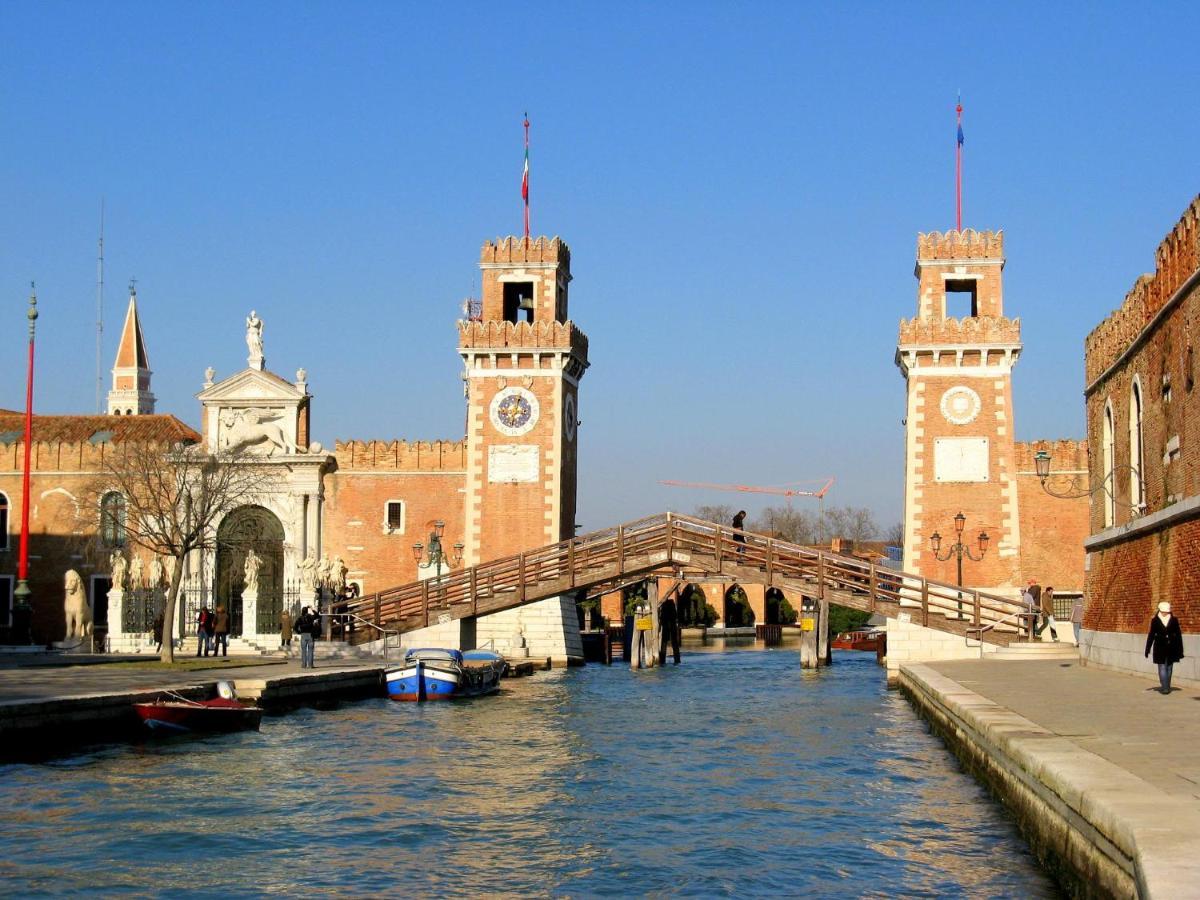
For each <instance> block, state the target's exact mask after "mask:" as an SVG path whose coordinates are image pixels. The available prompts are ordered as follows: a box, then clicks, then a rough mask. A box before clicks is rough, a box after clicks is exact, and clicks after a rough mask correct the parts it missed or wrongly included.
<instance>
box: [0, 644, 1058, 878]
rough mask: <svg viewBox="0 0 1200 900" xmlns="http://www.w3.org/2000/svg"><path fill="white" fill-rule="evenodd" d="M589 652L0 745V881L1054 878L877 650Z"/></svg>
mask: <svg viewBox="0 0 1200 900" xmlns="http://www.w3.org/2000/svg"><path fill="white" fill-rule="evenodd" d="M798 663H799V658H798V655H797V653H796V652H795V651H794V650H788V649H783V650H753V649H747V650H731V651H724V652H689V653H685V655H684V664H683V666H681V667H680V668H678V669H675V668H672V667H670V666H668V667H667V668H666V669H660V670H653V671H650V672H646V673H632V672H630V671H629V669H628V668H626V667H623V666H614V667H612V668H606V667H604V666H595V665H593V666H588V667H586V668H583V669H577V670H570V671H555V672H549V673H539V674H538V675H536V676H535V677H532V678H525V679H514V680H511V681H506V682H504V689H503V691H502V692H501V693H500V694H499V695H497V696H493V697H490V698H483V699H479V700H475V701H464V702H461V703H456V704H445V705H443V704H413V703H393V702H390V701H387V700H369V701H363V702H358V703H346V704H344V705H341V706H338V707H337V708H334V709H326V710H312V709H302V710H297V711H295V712H292V713H289V714H288V715H284V716H278V717H271V718H268V719H265V720H264V722H263V727H262V731H261V732H260V733H257V734H254V733H248V734H238V735H227V736H221V737H213V738H209V739H203V740H172V741H167V742H165V743H159V744H145V745H140V746H135V747H127V746H111V747H103V748H100V749H96V750H92V751H89V752H85V753H80V754H77V755H74V756H71V757H69V758H65V759H60V760H56V761H53V762H50V763H42V764H36V765H27V764H18V765H7V766H2V767H0V803H2V804H3V809H4V813H3V815H0V846H3V848H4V850H3V853H0V890H2V891H3V893H4V894H5V895H8V896H23V897H28V896H37V895H54V894H64V893H66V894H81V893H100V894H115V893H122V894H128V895H131V896H165V895H168V894H176V893H179V892H184V893H186V894H188V895H191V896H213V897H217V896H228V895H229V894H236V895H241V896H244V895H255V894H268V893H271V894H303V895H306V896H317V895H339V896H345V895H360V896H384V895H402V894H407V895H410V896H420V897H432V896H468V895H470V896H478V895H485V894H486V895H497V894H499V895H509V896H521V897H528V896H593V895H601V894H604V895H625V896H628V895H638V896H640V895H646V894H649V895H653V896H674V895H683V896H728V895H741V896H760V895H785V896H789V895H790V896H794V895H804V896H814V897H821V896H827V897H845V896H869V897H934V896H936V897H957V896H971V897H1053V896H1057V894H1056V891H1055V888H1054V886H1053V884H1052V883H1051V882H1050V881H1049V879H1048V878H1047V877H1046V876H1045V875H1044V874H1043V873H1042V872H1041V871H1040V870H1039V869H1038V867H1037V865H1036V862H1035V861H1034V859H1033V858H1032V856H1031V855H1030V853H1029V851H1028V849H1027V848H1026V846H1025V845H1024V843H1023V842H1022V840H1021V838H1020V836H1019V835H1018V833H1017V830H1016V828H1015V826H1014V824H1013V823H1012V821H1011V820H1010V819H1009V817H1008V816H1007V814H1006V813H1005V812H1004V810H1003V809H1002V808H1001V807H1000V806H998V805H997V804H996V803H994V802H993V801H992V800H991V799H989V797H988V795H987V794H986V792H985V791H984V790H983V789H981V788H980V787H979V786H978V785H977V784H976V783H975V781H974V780H973V779H972V778H971V777H970V776H969V775H967V774H965V773H964V772H963V771H961V770H960V768H959V766H958V765H957V763H956V761H955V760H954V758H953V757H952V756H951V755H950V754H949V753H948V752H947V751H946V750H945V749H944V747H943V746H942V744H941V743H940V741H939V740H938V739H937V738H935V737H933V736H932V735H930V734H929V733H928V731H927V729H926V727H925V725H924V724H923V723H922V722H921V721H920V720H919V719H918V718H917V717H916V715H915V714H914V713H913V711H912V709H911V708H910V707H909V706H908V704H907V702H906V701H905V700H904V699H903V697H901V696H900V695H899V694H897V693H895V692H889V691H888V690H887V689H886V687H885V685H884V680H883V676H882V672H881V670H880V669H879V668H878V667H877V666H876V665H875V662H874V659H873V658H872V657H871V656H869V655H867V654H853V653H844V654H840V655H839V656H838V657H837V661H836V664H835V665H834V666H833V667H832V668H831V669H827V670H822V671H820V672H802V671H801V670H800V669H799V665H798Z"/></svg>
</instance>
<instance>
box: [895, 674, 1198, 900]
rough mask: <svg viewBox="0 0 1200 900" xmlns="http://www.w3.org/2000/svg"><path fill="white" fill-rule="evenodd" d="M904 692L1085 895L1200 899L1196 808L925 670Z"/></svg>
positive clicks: (905, 679)
mask: <svg viewBox="0 0 1200 900" xmlns="http://www.w3.org/2000/svg"><path fill="white" fill-rule="evenodd" d="M899 680H900V688H901V690H902V691H904V693H905V694H906V696H908V698H909V699H910V700H911V701H912V702H913V704H914V705H915V706H916V707H917V708H918V710H919V711H920V712H921V713H922V715H924V716H925V717H926V718H928V719H929V720H930V721H931V722H932V723H933V725H934V727H935V728H936V729H937V730H938V732H939V733H941V734H942V736H943V738H945V739H946V740H947V742H948V743H949V744H950V745H951V748H952V749H953V750H954V751H955V753H956V754H957V755H958V756H959V757H960V758H961V759H962V760H963V761H964V762H965V763H966V765H967V766H968V768H970V769H971V771H972V772H973V773H974V774H975V775H976V776H977V777H979V778H980V779H981V780H983V781H984V782H985V783H987V784H988V786H989V787H991V788H992V789H993V790H994V791H996V793H998V794H999V795H1000V796H1001V797H1002V798H1003V800H1004V802H1005V803H1006V805H1008V806H1009V807H1010V809H1012V810H1013V812H1014V813H1015V815H1016V817H1017V819H1018V822H1019V823H1020V825H1021V828H1022V831H1023V832H1025V835H1026V837H1027V839H1028V840H1029V842H1030V844H1031V846H1032V847H1033V849H1034V851H1035V853H1037V855H1038V856H1039V858H1041V859H1042V861H1043V863H1044V864H1046V865H1047V866H1048V867H1049V868H1050V869H1051V870H1052V871H1054V872H1055V874H1057V875H1059V876H1060V877H1063V878H1064V880H1067V881H1069V882H1072V886H1073V887H1075V888H1077V889H1078V891H1079V893H1081V894H1082V895H1085V896H1119V897H1133V896H1137V897H1164V898H1166V897H1171V898H1176V897H1195V896H1200V809H1197V808H1196V805H1195V804H1194V803H1192V802H1191V801H1189V800H1183V799H1180V798H1177V797H1173V796H1170V795H1169V794H1167V793H1165V792H1164V791H1162V790H1161V789H1159V788H1157V787H1155V786H1153V785H1151V784H1148V783H1147V782H1145V781H1143V780H1142V779H1140V778H1138V777H1136V776H1134V775H1132V774H1131V773H1129V772H1128V771H1126V770H1125V769H1122V768H1120V767H1119V766H1116V765H1114V764H1113V763H1111V762H1109V761H1108V760H1106V759H1103V758H1102V757H1100V756H1097V755H1096V754H1094V753H1090V752H1089V751H1087V750H1084V749H1083V748H1081V747H1080V746H1078V745H1077V744H1075V743H1073V742H1072V741H1070V740H1068V739H1067V738H1064V737H1060V736H1059V735H1057V734H1055V733H1054V732H1052V731H1048V730H1047V729H1045V728H1043V727H1042V726H1040V725H1038V724H1036V723H1035V722H1032V721H1030V720H1029V719H1025V718H1023V717H1021V716H1018V715H1017V714H1016V713H1014V712H1012V711H1011V710H1009V709H1007V708H1005V707H1003V706H1000V705H999V704H997V703H995V702H993V701H992V700H989V699H987V698H986V697H983V696H981V695H979V694H976V693H975V692H973V691H971V690H969V689H968V688H966V687H964V686H963V685H961V684H959V683H958V682H956V681H954V680H952V679H950V678H947V677H946V676H944V675H942V674H940V673H938V672H936V671H934V670H933V669H931V668H929V667H928V666H923V665H904V666H902V667H901V669H900V677H899Z"/></svg>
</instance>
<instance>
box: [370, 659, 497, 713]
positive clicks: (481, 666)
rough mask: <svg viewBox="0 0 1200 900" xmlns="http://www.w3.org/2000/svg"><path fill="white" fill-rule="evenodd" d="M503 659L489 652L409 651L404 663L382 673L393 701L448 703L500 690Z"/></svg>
mask: <svg viewBox="0 0 1200 900" xmlns="http://www.w3.org/2000/svg"><path fill="white" fill-rule="evenodd" d="M505 665H506V663H505V662H504V657H503V656H501V655H500V654H499V653H493V652H492V651H490V650H468V651H467V652H466V653H463V652H462V651H461V650H444V649H440V648H434V647H426V648H423V649H420V650H409V651H408V652H407V653H406V654H405V655H404V662H403V663H401V664H400V665H398V666H396V667H394V668H391V669H387V670H385V671H384V678H385V679H386V680H387V692H388V696H389V697H391V698H392V699H393V700H452V699H454V698H456V697H479V696H481V695H483V694H490V693H492V692H493V691H495V690H496V689H497V688H499V687H500V676H501V675H503V674H504V667H505Z"/></svg>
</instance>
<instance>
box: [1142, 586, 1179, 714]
mask: <svg viewBox="0 0 1200 900" xmlns="http://www.w3.org/2000/svg"><path fill="white" fill-rule="evenodd" d="M1151 650H1153V651H1154V663H1155V665H1157V666H1158V681H1159V684H1160V685H1161V687H1160V688H1159V693H1160V694H1169V693H1171V667H1172V666H1174V665H1175V663H1177V662H1179V661H1180V660H1181V659H1183V631H1182V630H1181V629H1180V627H1179V620H1178V619H1177V618H1175V617H1174V616H1173V615H1171V604H1170V603H1167V602H1166V601H1165V600H1164V601H1163V602H1162V603H1160V604H1158V615H1157V616H1155V617H1154V618H1153V619H1151V620H1150V633H1149V634H1148V635H1146V656H1149V655H1150V651H1151Z"/></svg>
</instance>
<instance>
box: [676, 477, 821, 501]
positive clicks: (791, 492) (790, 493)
mask: <svg viewBox="0 0 1200 900" xmlns="http://www.w3.org/2000/svg"><path fill="white" fill-rule="evenodd" d="M659 484H666V485H669V486H671V487H685V488H704V489H706V490H710V491H739V492H741V493H743V494H778V495H779V496H781V497H816V498H818V499H821V498H822V497H824V496H825V495H826V494H827V493H828V492H829V489H830V488H831V487H833V479H832V478H830V479H828V480H826V482H825V484H824V485H823V486H822V487H821V488H820V490H816V491H801V490H796V489H795V488H784V487H760V486H758V485H753V484H709V483H708V482H704V481H660V482H659Z"/></svg>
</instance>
